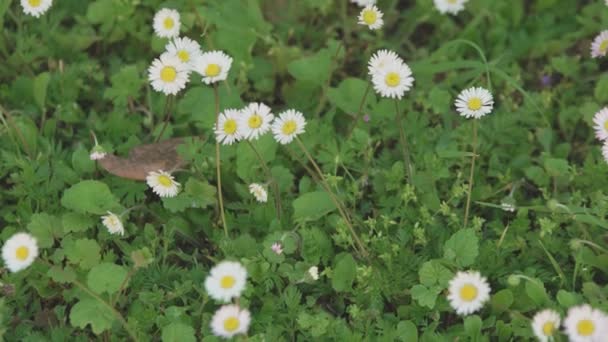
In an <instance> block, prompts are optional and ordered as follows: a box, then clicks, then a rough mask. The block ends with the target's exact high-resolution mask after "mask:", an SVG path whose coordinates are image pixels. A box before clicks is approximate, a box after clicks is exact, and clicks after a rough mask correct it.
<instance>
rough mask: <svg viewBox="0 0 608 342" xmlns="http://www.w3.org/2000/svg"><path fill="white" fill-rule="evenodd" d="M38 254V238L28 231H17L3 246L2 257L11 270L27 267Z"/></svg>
mask: <svg viewBox="0 0 608 342" xmlns="http://www.w3.org/2000/svg"><path fill="white" fill-rule="evenodd" d="M37 256H38V243H37V242H36V238H34V237H33V236H32V235H30V234H28V233H17V234H15V235H13V236H11V237H10V238H9V239H8V240H6V242H5V243H4V246H2V259H4V264H5V265H6V268H8V269H9V270H10V271H11V272H18V271H21V270H22V269H24V268H27V267H28V266H29V265H31V264H32V263H33V262H34V259H36V257H37Z"/></svg>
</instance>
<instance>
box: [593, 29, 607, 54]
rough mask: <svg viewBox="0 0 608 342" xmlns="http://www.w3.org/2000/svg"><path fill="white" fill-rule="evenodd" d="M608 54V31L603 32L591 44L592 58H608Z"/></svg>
mask: <svg viewBox="0 0 608 342" xmlns="http://www.w3.org/2000/svg"><path fill="white" fill-rule="evenodd" d="M607 52H608V30H605V31H602V32H601V33H600V34H598V35H597V37H595V39H594V40H593V43H591V57H593V58H599V57H604V56H606V53H607Z"/></svg>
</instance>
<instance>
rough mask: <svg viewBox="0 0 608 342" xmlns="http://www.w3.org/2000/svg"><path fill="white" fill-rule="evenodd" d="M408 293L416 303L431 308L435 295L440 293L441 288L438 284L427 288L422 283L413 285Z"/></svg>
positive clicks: (433, 305) (435, 299) (433, 304)
mask: <svg viewBox="0 0 608 342" xmlns="http://www.w3.org/2000/svg"><path fill="white" fill-rule="evenodd" d="M410 293H411V295H412V298H413V299H414V300H415V301H416V302H418V305H420V306H426V307H428V308H429V309H433V308H434V307H435V303H436V302H437V295H438V294H439V293H441V288H440V287H438V286H432V287H430V288H427V287H426V286H424V285H414V286H413V287H412V289H411V290H410Z"/></svg>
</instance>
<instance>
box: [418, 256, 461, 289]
mask: <svg viewBox="0 0 608 342" xmlns="http://www.w3.org/2000/svg"><path fill="white" fill-rule="evenodd" d="M418 276H419V278H420V283H421V284H422V285H424V286H427V287H430V286H433V285H439V286H441V287H442V288H445V287H447V285H448V282H449V281H450V279H452V277H453V276H454V274H453V273H452V272H451V271H450V270H449V269H447V268H446V267H445V266H443V265H442V264H441V263H439V261H437V260H431V261H427V262H425V263H424V264H422V266H421V267H420V270H418Z"/></svg>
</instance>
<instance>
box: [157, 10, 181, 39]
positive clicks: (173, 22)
mask: <svg viewBox="0 0 608 342" xmlns="http://www.w3.org/2000/svg"><path fill="white" fill-rule="evenodd" d="M180 25H181V22H180V19H179V12H178V11H176V10H174V9H169V8H163V9H161V10H160V11H158V12H156V14H155V15H154V24H153V27H154V32H156V35H157V36H159V37H161V38H173V37H177V36H178V35H179V28H180Z"/></svg>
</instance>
